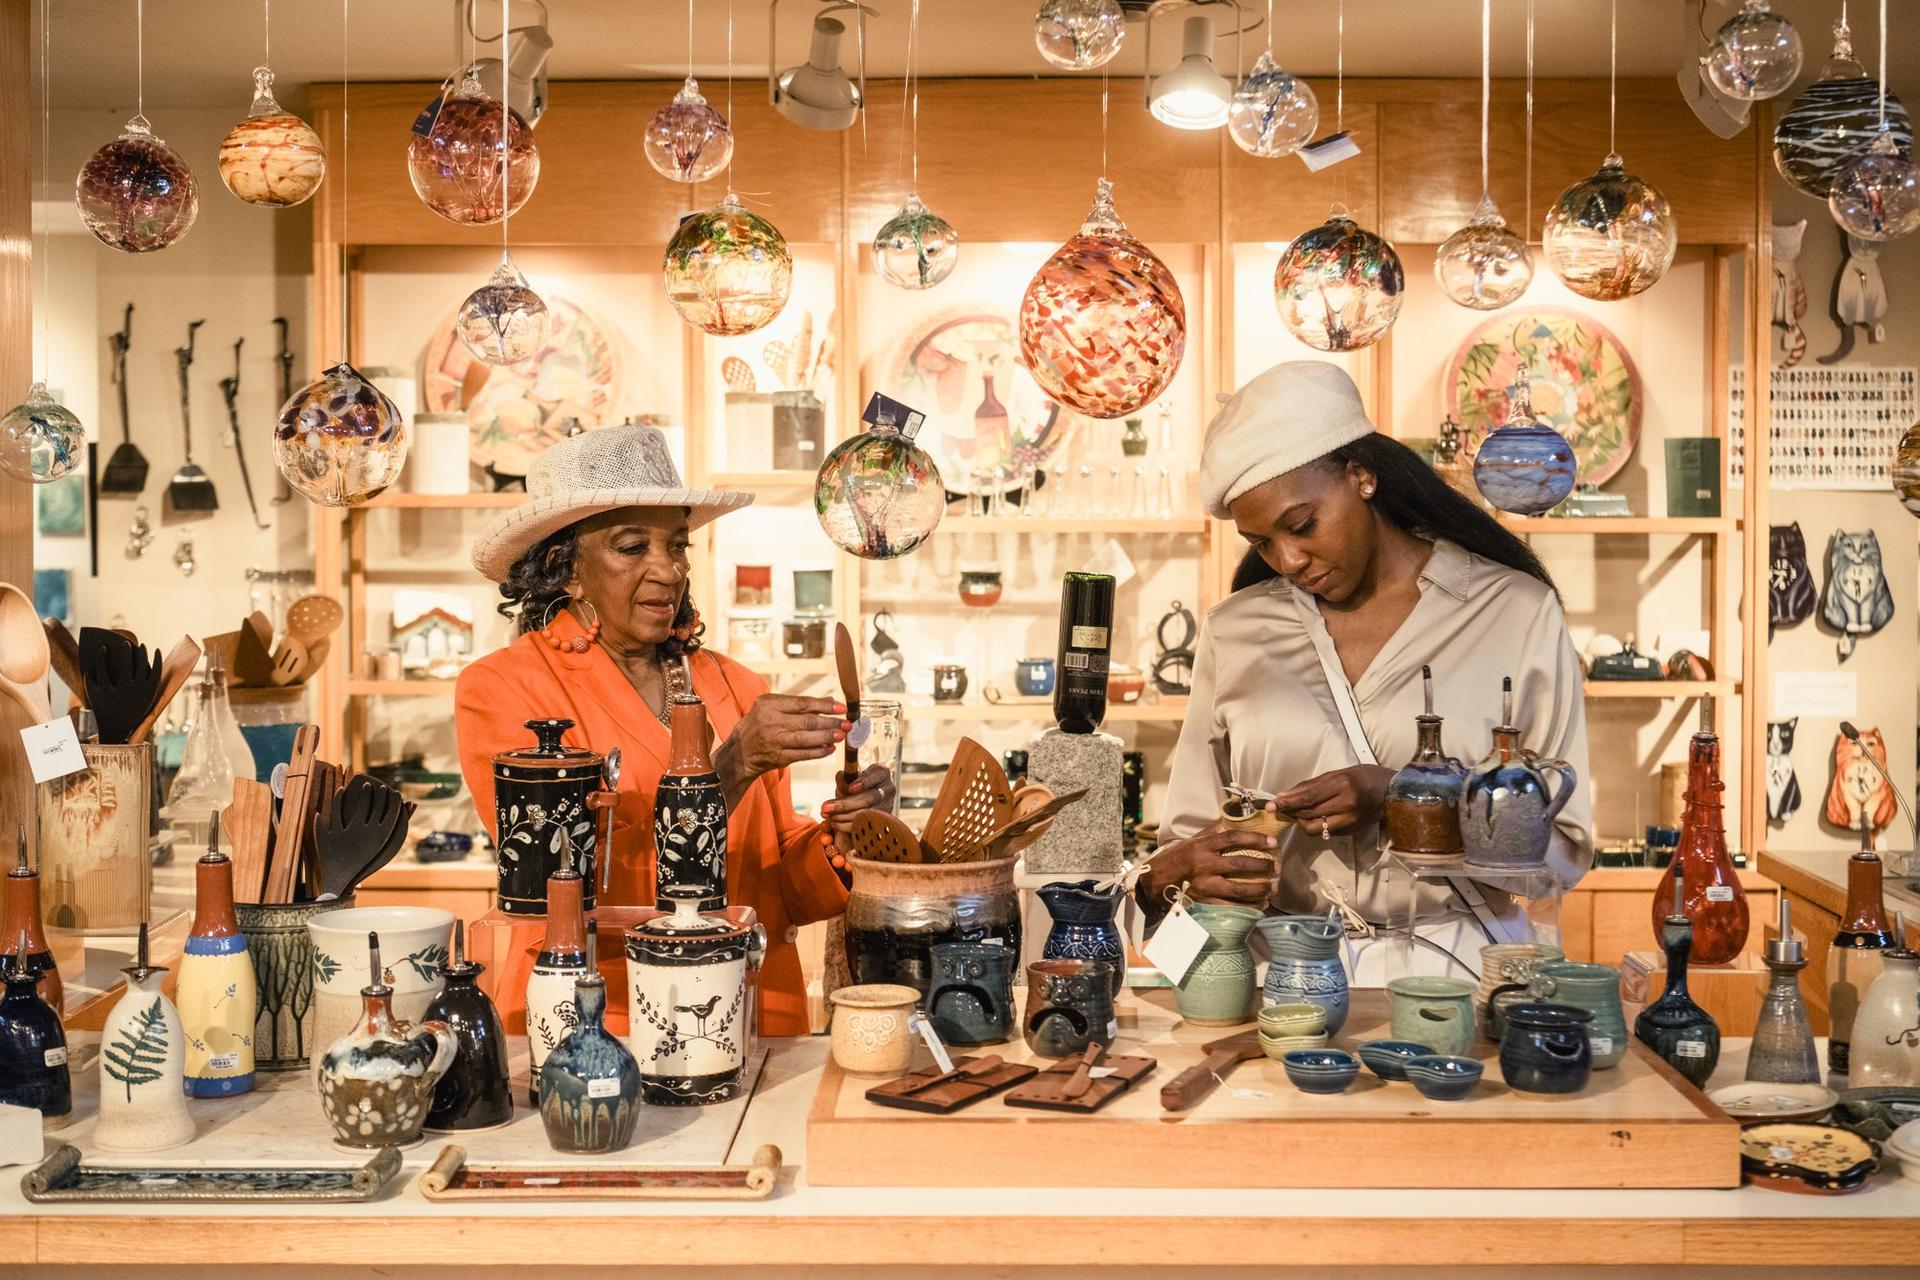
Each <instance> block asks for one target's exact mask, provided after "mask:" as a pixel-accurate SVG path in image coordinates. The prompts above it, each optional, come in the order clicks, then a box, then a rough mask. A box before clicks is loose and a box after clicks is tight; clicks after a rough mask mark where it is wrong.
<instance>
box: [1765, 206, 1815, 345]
mask: <svg viewBox="0 0 1920 1280" xmlns="http://www.w3.org/2000/svg"><path fill="white" fill-rule="evenodd" d="M1806 234H1807V220H1806V219H1805V218H1802V219H1800V221H1798V222H1789V223H1785V224H1780V223H1776V224H1774V228H1773V327H1774V328H1776V329H1778V330H1780V365H1779V367H1780V368H1782V369H1791V368H1792V367H1793V366H1794V365H1796V364H1799V363H1800V361H1801V360H1803V359H1805V358H1806V354H1807V331H1806V330H1805V329H1803V328H1801V327H1800V319H1801V317H1802V316H1804V315H1806V314H1807V282H1806V281H1805V280H1804V279H1802V278H1801V276H1800V267H1799V263H1798V259H1799V257H1800V241H1801V240H1802V238H1803V237H1805V235H1806Z"/></svg>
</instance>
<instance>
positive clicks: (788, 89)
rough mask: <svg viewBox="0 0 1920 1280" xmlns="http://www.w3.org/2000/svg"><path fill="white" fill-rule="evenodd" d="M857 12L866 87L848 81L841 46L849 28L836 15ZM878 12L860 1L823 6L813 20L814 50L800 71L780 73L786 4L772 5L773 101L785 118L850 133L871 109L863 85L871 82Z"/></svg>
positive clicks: (769, 23)
mask: <svg viewBox="0 0 1920 1280" xmlns="http://www.w3.org/2000/svg"><path fill="white" fill-rule="evenodd" d="M842 10H852V12H853V14H854V22H855V23H856V24H857V27H858V34H859V40H858V44H859V46H860V84H855V83H854V82H853V81H852V80H849V79H848V78H847V73H846V72H845V71H843V70H841V68H840V41H841V39H842V37H844V36H845V35H846V30H847V28H846V24H845V23H843V22H841V21H840V20H839V19H838V18H835V17H834V16H833V15H834V14H836V13H839V12H840V11H842ZM873 12H874V10H873V9H870V8H868V7H867V6H866V5H863V4H859V3H856V0H832V2H831V3H829V4H825V5H823V6H821V8H820V11H819V12H818V13H816V14H815V15H814V18H813V47H812V49H811V50H809V51H808V54H807V60H806V61H805V62H803V63H801V64H800V65H799V66H794V67H788V68H787V69H786V70H784V71H779V72H776V71H775V70H774V68H776V67H778V66H779V65H780V51H779V31H780V27H779V22H778V17H779V13H780V0H772V2H771V3H770V4H768V6H767V101H769V102H771V103H772V104H773V105H774V106H775V108H777V109H778V110H779V112H780V114H781V115H783V116H785V117H786V118H787V119H789V120H791V121H793V122H794V123H795V124H797V125H800V126H801V127H802V128H807V129H819V130H822V131H825V132H832V131H834V130H837V129H846V128H850V127H852V125H853V122H854V121H855V120H856V119H858V118H859V115H860V110H861V108H862V107H864V106H865V105H866V93H865V91H864V89H863V88H862V86H863V85H864V84H865V83H866V79H867V57H866V35H867V15H869V14H871V13H873Z"/></svg>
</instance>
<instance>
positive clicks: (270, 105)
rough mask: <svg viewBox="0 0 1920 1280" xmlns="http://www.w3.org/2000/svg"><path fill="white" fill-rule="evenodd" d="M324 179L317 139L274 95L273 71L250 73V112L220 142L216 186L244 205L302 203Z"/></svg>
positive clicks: (280, 206)
mask: <svg viewBox="0 0 1920 1280" xmlns="http://www.w3.org/2000/svg"><path fill="white" fill-rule="evenodd" d="M326 176H327V153H326V151H325V149H324V148H322V147H321V145H320V135H319V134H317V133H315V132H314V131H313V128H312V126H310V125H309V124H308V123H307V122H306V121H305V120H302V119H301V118H300V117H299V116H296V115H294V114H293V113H292V112H291V111H288V110H287V109H286V108H285V107H283V106H281V105H280V103H279V102H278V100H276V99H275V98H274V96H273V71H272V69H271V68H269V67H255V68H254V69H253V108H252V109H251V110H250V111H248V112H247V118H246V119H245V120H242V121H241V122H240V123H239V124H237V125H235V126H233V128H232V129H231V130H230V131H229V132H228V133H227V136H226V137H225V138H224V139H223V140H222V141H221V143H220V181H222V182H224V183H225V184H226V186H227V190H229V191H231V192H233V194H234V195H236V196H238V197H240V199H242V200H245V201H246V202H247V203H248V204H257V205H261V206H263V207H264V208H268V209H286V208H290V207H292V206H293V205H296V204H304V203H306V201H308V200H309V199H311V198H312V197H313V193H314V192H316V191H318V190H319V189H320V182H321V179H323V178H325V177H326Z"/></svg>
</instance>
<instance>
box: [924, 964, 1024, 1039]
mask: <svg viewBox="0 0 1920 1280" xmlns="http://www.w3.org/2000/svg"><path fill="white" fill-rule="evenodd" d="M930 951H931V952H932V956H933V987H932V989H931V990H930V991H928V993H927V1016H928V1017H929V1018H931V1019H933V1029H934V1031H935V1032H936V1033H938V1034H939V1036H940V1038H941V1039H942V1040H943V1041H945V1042H946V1043H948V1044H952V1045H963V1046H970V1045H979V1044H1000V1043H1002V1042H1004V1041H1006V1040H1008V1039H1010V1038H1011V1037H1012V1035H1013V973H1014V969H1015V968H1016V967H1017V966H1018V964H1019V957H1018V956H1017V955H1015V954H1014V952H1013V951H1012V950H1010V949H1009V948H1007V947H1003V946H1000V945H998V944H997V943H991V942H938V943H935V944H934V945H933V946H932V947H931V948H930Z"/></svg>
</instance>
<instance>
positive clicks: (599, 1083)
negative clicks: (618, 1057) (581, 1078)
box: [587, 1079, 620, 1098]
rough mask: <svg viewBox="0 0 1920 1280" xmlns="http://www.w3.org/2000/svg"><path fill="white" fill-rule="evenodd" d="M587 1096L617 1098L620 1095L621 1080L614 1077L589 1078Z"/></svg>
mask: <svg viewBox="0 0 1920 1280" xmlns="http://www.w3.org/2000/svg"><path fill="white" fill-rule="evenodd" d="M587 1096H588V1097H589V1098H617V1097H619V1096H620V1082H619V1081H618V1080H613V1079H606V1080H589V1081H587Z"/></svg>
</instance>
